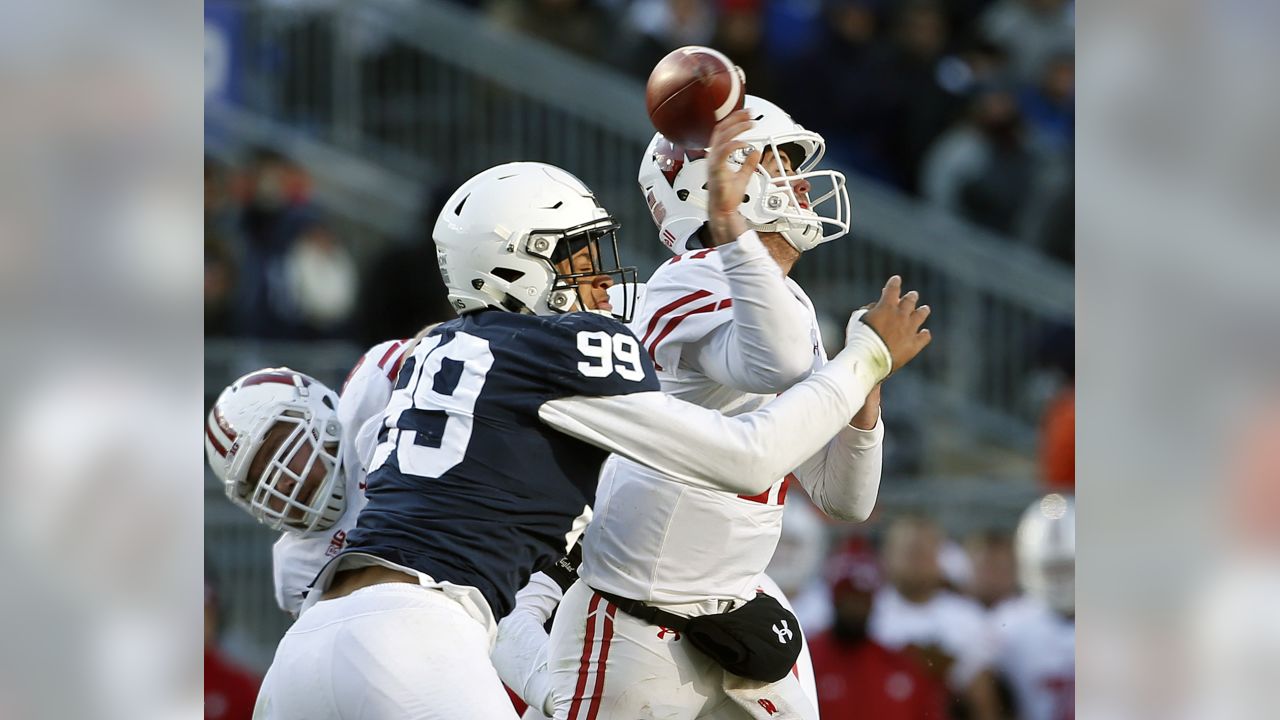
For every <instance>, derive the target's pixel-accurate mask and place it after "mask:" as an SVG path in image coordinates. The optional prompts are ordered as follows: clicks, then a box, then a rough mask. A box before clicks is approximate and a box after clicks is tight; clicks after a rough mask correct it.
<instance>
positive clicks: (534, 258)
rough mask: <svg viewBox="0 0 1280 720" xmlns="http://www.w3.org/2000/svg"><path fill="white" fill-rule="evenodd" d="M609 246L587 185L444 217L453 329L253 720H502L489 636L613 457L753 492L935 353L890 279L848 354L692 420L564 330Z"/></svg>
mask: <svg viewBox="0 0 1280 720" xmlns="http://www.w3.org/2000/svg"><path fill="white" fill-rule="evenodd" d="M616 228H617V224H616V222H614V221H613V219H612V218H611V217H610V216H609V215H608V213H607V212H606V211H605V210H604V209H603V208H601V207H600V206H599V205H598V203H597V202H596V200H595V198H594V196H593V195H592V194H591V192H590V190H588V189H587V188H586V187H585V186H583V185H582V183H581V182H580V181H579V180H577V178H574V177H573V176H572V175H570V174H568V173H566V172H564V171H563V170H560V169H558V168H554V167H551V166H548V165H543V164H539V163H511V164H507V165H502V166H499V167H496V168H492V169H490V170H488V171H485V172H483V173H481V174H480V175H478V176H476V177H475V178H473V179H471V180H470V181H468V182H467V183H465V184H464V185H463V186H462V187H461V188H459V190H458V191H457V192H456V193H455V194H454V195H453V197H451V198H450V200H449V201H448V203H447V204H446V207H445V210H444V211H443V212H442V214H441V217H440V219H439V220H438V221H437V224H436V229H435V239H436V243H437V248H438V251H439V253H440V268H441V274H442V277H443V278H444V280H445V284H446V286H447V287H448V288H449V290H450V300H451V302H453V303H454V305H455V307H456V308H457V309H458V310H459V311H460V313H461V317H460V318H458V319H457V320H453V321H450V322H446V323H443V324H441V325H440V326H438V327H436V328H435V330H433V331H432V332H431V333H429V334H428V335H427V337H425V338H424V339H423V341H422V342H421V343H419V345H418V346H417V348H416V349H415V350H414V352H413V354H412V355H411V356H410V357H408V358H406V359H405V361H404V363H405V364H404V368H403V369H402V371H401V373H400V376H399V378H398V381H397V385H396V389H395V390H394V391H393V394H392V398H391V402H390V403H389V405H388V407H387V410H386V412H385V414H384V422H383V424H382V427H381V430H380V431H379V445H378V446H377V449H376V451H375V454H374V459H373V462H372V465H373V468H374V469H373V470H372V472H371V473H370V479H369V488H368V491H367V498H368V503H367V505H366V506H365V508H364V510H363V511H362V512H361V514H360V518H359V521H358V526H357V528H356V529H355V530H354V531H352V532H351V533H350V534H349V535H348V537H347V543H348V545H347V549H346V550H344V551H343V552H342V553H341V554H339V556H338V558H336V559H335V560H334V561H332V562H330V563H329V564H328V565H327V566H326V567H325V569H324V570H323V571H322V572H321V573H320V575H319V576H318V577H317V579H316V582H315V586H314V589H313V590H312V592H311V594H310V595H309V596H308V599H307V604H308V605H311V607H310V608H309V609H307V610H306V611H305V612H304V613H303V614H302V615H301V617H300V618H299V620H298V622H296V623H295V624H294V626H293V627H292V628H291V629H290V630H289V632H288V634H287V635H286V636H285V638H284V639H283V640H282V641H281V643H280V646H279V648H278V649H277V652H276V657H275V661H274V662H273V664H272V667H271V669H270V670H269V671H268V673H267V677H266V679H265V680H264V683H263V690H262V694H261V695H260V697H259V703H258V709H257V715H258V716H259V717H266V718H275V717H280V718H297V717H306V718H316V719H322V718H337V717H354V716H360V717H369V718H393V717H394V718H465V717H476V718H502V717H507V718H510V717H514V712H513V711H512V709H511V707H510V705H509V704H508V703H507V698H506V694H505V692H503V690H502V686H501V684H500V682H499V680H498V677H497V675H496V673H495V671H494V669H493V666H492V664H491V663H490V661H489V658H488V651H489V646H490V644H491V642H492V638H493V636H494V631H495V625H496V620H497V619H500V618H502V617H503V616H505V615H506V614H507V613H508V612H509V611H510V609H511V606H512V604H513V596H514V595H515V591H516V590H517V589H518V588H520V587H521V586H523V585H524V584H525V582H526V580H527V579H528V577H529V574H530V573H531V572H532V571H535V570H541V569H543V568H545V567H547V566H548V565H549V564H551V563H552V562H554V560H555V559H556V558H558V557H559V556H560V555H563V554H564V553H565V551H566V550H567V549H568V548H569V547H571V546H572V545H573V543H574V542H575V541H576V540H577V538H578V536H579V535H580V534H581V530H582V528H583V527H585V525H586V522H587V520H588V519H589V518H588V513H586V512H584V511H585V509H586V508H587V507H589V505H590V503H591V502H592V501H593V500H594V495H595V486H596V483H597V478H598V475H599V468H600V464H601V463H602V462H603V460H604V458H605V457H606V455H607V453H608V452H616V453H619V454H622V455H623V456H626V457H631V458H635V459H637V460H640V461H643V462H645V463H649V464H652V465H654V466H656V467H658V468H660V469H661V470H662V471H663V472H665V473H667V474H669V475H671V476H673V477H676V478H680V479H682V480H683V481H684V482H687V483H689V485H690V486H691V487H694V486H702V487H720V488H724V489H726V490H729V491H732V492H736V493H750V494H757V493H760V492H761V491H763V490H766V489H767V488H768V487H769V485H770V484H771V483H773V482H774V478H775V477H776V476H777V475H779V474H781V473H782V472H784V471H785V470H784V469H785V468H789V467H793V466H795V465H796V464H798V463H799V462H800V461H801V460H802V459H803V458H805V457H808V456H810V455H812V454H813V452H815V451H816V450H817V449H818V447H820V446H821V445H822V444H823V443H825V441H826V439H827V438H829V437H830V436H831V435H832V434H834V433H835V432H837V431H838V430H839V427H840V426H841V425H842V424H844V423H845V422H846V421H847V418H848V417H849V416H850V415H851V414H852V413H853V412H854V411H855V410H856V409H857V408H858V407H860V406H861V405H862V403H863V401H864V400H865V398H866V395H867V393H868V392H870V390H871V388H872V387H873V386H874V385H875V384H876V383H877V382H879V381H880V380H882V379H883V378H884V377H885V376H886V375H887V374H888V373H889V372H890V371H891V369H896V368H898V367H900V366H901V365H902V364H904V363H905V362H908V361H909V360H910V359H911V358H912V357H914V355H915V354H916V353H918V352H919V350H920V349H922V348H923V347H924V346H925V345H926V344H928V341H929V335H928V331H927V330H920V326H921V324H922V323H923V322H924V320H925V319H926V318H927V316H928V314H929V313H928V308H927V307H926V306H921V307H919V308H917V307H916V296H915V294H914V293H908V294H907V295H905V296H902V295H900V284H901V281H900V279H899V278H897V277H894V278H891V280H890V282H889V283H888V284H887V285H886V287H885V290H884V292H883V293H882V296H881V301H880V302H879V303H878V304H877V306H876V308H875V309H874V310H872V311H871V312H870V313H869V314H868V315H867V316H866V317H865V318H864V319H863V321H861V322H859V321H856V320H855V321H853V322H851V323H850V327H849V330H848V338H847V347H846V348H845V350H843V351H842V352H841V353H840V354H839V355H838V356H837V357H836V358H835V359H834V360H833V361H832V362H831V363H830V364H829V365H828V366H827V367H826V368H824V369H823V370H822V371H819V372H817V373H815V374H814V375H813V376H812V377H811V378H810V379H808V380H806V381H805V382H804V383H801V384H800V385H797V386H796V387H794V388H792V390H790V391H789V392H788V393H787V396H786V397H784V398H781V399H780V400H779V401H777V402H775V403H773V404H772V405H770V407H768V408H765V409H764V410H761V411H757V412H754V413H750V414H747V415H743V416H740V417H735V418H726V417H724V416H722V415H720V414H719V413H716V412H713V411H709V410H706V409H704V408H699V407H697V406H693V405H689V404H687V403H682V402H680V401H678V400H675V399H673V398H671V397H669V396H667V395H665V394H663V393H661V392H659V391H658V382H657V379H656V377H655V376H654V371H653V366H652V363H651V361H650V360H649V359H648V357H647V356H645V355H644V354H642V353H641V352H640V349H639V344H638V342H637V340H636V339H635V337H634V336H632V335H631V334H630V333H629V332H628V331H627V330H626V328H625V327H624V326H622V325H621V324H619V323H618V322H617V321H615V320H613V319H611V318H609V317H607V316H605V315H602V314H596V313H592V312H574V311H575V310H589V311H591V310H594V311H602V310H603V311H609V310H611V309H612V308H611V306H610V304H609V303H608V302H607V290H608V287H609V286H610V285H611V284H612V283H613V282H615V281H621V282H624V283H626V282H628V281H629V278H628V274H629V272H634V271H629V270H628V269H626V268H622V267H620V265H616V264H615V265H611V266H607V265H606V264H605V263H604V262H603V261H602V256H603V254H604V252H606V251H607V250H610V248H608V247H606V244H608V245H611V246H612V248H611V250H612V255H613V257H614V259H616V256H617V251H616V240H615V238H614V232H615V231H616ZM726 256H727V260H726V263H727V267H728V266H729V265H731V266H732V272H730V273H729V274H730V277H731V281H732V282H734V283H740V282H747V283H749V282H752V281H753V280H755V281H758V276H760V275H762V274H767V273H771V272H775V270H774V269H773V267H772V263H771V261H770V259H769V257H768V255H767V254H766V252H765V251H764V249H763V247H761V246H760V245H759V244H758V243H757V244H754V245H753V244H751V243H739V247H738V248H735V249H734V250H732V251H730V252H727V253H726ZM624 312H625V304H624ZM873 328H874V329H873ZM660 431H662V432H660ZM667 433H673V434H674V436H675V437H676V438H677V439H676V440H673V439H672V437H671V436H670V435H668V434H667Z"/></svg>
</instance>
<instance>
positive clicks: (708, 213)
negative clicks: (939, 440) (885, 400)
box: [551, 96, 884, 720]
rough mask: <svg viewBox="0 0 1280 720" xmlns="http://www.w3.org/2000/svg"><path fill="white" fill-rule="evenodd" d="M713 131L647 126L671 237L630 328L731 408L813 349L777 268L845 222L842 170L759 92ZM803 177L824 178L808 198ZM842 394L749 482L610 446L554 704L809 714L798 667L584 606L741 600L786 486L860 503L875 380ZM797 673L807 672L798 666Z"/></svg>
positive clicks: (694, 607) (559, 653)
mask: <svg viewBox="0 0 1280 720" xmlns="http://www.w3.org/2000/svg"><path fill="white" fill-rule="evenodd" d="M711 142H712V147H711V148H710V149H709V150H708V151H690V150H686V149H684V148H679V147H676V146H674V145H672V144H671V143H670V142H669V141H667V140H666V139H665V138H664V137H663V136H662V135H656V136H655V137H654V139H653V141H652V142H651V143H650V145H649V148H648V150H647V152H646V155H645V157H644V159H643V160H642V162H641V167H640V174H639V180H640V186H641V190H642V192H644V194H645V197H646V200H647V201H648V203H649V206H650V210H651V211H652V213H653V218H654V221H655V223H656V224H657V225H658V230H659V236H660V238H661V240H662V242H663V244H664V245H666V246H667V247H669V248H671V249H672V250H673V251H674V252H676V253H678V254H677V256H676V257H675V258H672V259H671V260H669V261H668V262H667V263H665V264H664V265H662V266H661V267H659V268H658V270H657V271H656V272H655V273H654V274H653V277H652V278H651V279H650V280H649V282H648V284H647V285H646V293H645V300H644V303H643V304H642V306H641V307H640V309H639V313H638V314H637V317H636V319H635V320H634V321H633V322H632V324H631V328H632V330H633V332H635V334H636V336H637V337H639V338H640V339H641V344H642V345H643V349H644V351H645V353H646V355H648V356H649V357H650V358H651V359H652V360H653V361H654V364H655V366H656V368H657V371H658V378H659V380H660V381H661V385H662V389H663V391H664V392H667V393H669V394H671V395H672V396H673V397H676V398H679V399H681V400H686V401H688V402H692V403H695V404H697V405H700V406H703V407H706V408H711V409H715V410H719V411H721V412H723V413H725V414H726V415H736V414H739V413H745V412H748V411H751V410H755V409H758V408H761V407H768V406H769V405H768V404H769V403H771V402H776V401H775V400H774V397H775V395H776V394H778V393H782V392H783V391H788V392H790V391H789V390H788V388H791V387H792V386H794V385H795V384H796V383H798V382H800V381H801V380H803V379H804V378H805V377H807V376H808V375H809V374H810V373H812V372H815V371H816V370H818V369H819V368H821V367H822V366H823V365H824V364H825V363H826V354H825V352H824V351H823V349H822V341H821V335H820V333H819V330H818V323H817V318H816V317H815V314H814V310H813V306H812V303H811V302H810V301H809V299H808V297H807V296H806V295H805V293H804V291H803V290H802V289H801V288H800V286H799V285H797V284H796V283H795V282H794V281H792V280H790V279H789V278H787V277H786V275H787V274H788V273H789V272H790V270H791V268H792V266H793V265H794V264H795V262H796V261H797V260H798V259H799V257H800V255H801V253H803V252H804V251H807V250H809V249H811V248H813V247H815V246H816V245H818V244H821V243H823V242H827V241H830V240H834V239H836V238H839V237H841V236H843V235H844V234H845V233H846V232H847V230H848V208H849V201H848V195H847V193H846V192H845V188H844V177H843V175H841V174H840V173H838V172H835V171H830V170H816V169H815V167H816V165H817V163H818V161H819V160H820V159H821V157H822V154H823V149H824V143H823V140H822V137H821V136H819V135H817V134H816V133H813V132H809V131H807V130H805V129H804V128H803V127H801V126H800V125H798V124H796V123H795V122H794V121H793V120H792V119H791V118H790V116H788V115H787V114H786V113H785V112H783V111H782V109H781V108H779V107H778V106H776V105H774V104H773V103H770V102H768V101H766V100H763V99H761V98H758V97H754V96H747V98H746V109H745V110H743V111H739V112H737V113H734V114H732V115H730V116H729V117H728V118H727V119H726V120H725V121H723V122H721V123H720V125H719V126H717V128H716V130H715V132H714V133H713V135H712V141H711ZM744 153H746V154H745V155H744ZM738 158H743V159H741V160H739V159H738ZM739 164H740V165H741V169H740V170H738V171H737V172H736V173H735V172H731V171H730V167H731V165H739ZM815 181H817V182H821V183H824V184H825V187H824V188H823V192H821V193H820V194H817V195H818V196H817V197H816V198H811V197H810V193H811V191H813V189H814V185H813V183H814V182H815ZM815 194H816V193H815ZM820 209H821V210H824V211H827V214H826V215H825V216H824V215H821V214H819V212H818V210H820ZM745 244H751V245H752V246H761V245H763V247H765V248H766V249H767V251H768V255H769V263H768V265H769V269H770V272H768V273H762V274H760V275H757V276H755V277H754V278H752V282H749V283H734V282H732V281H731V279H730V277H729V276H730V274H731V272H732V271H733V264H734V263H735V262H736V260H734V258H735V257H736V255H737V253H738V252H739V247H740V246H742V245H745ZM782 397H784V398H785V397H786V395H783V396H782ZM854 410H855V412H850V413H849V417H847V418H845V424H843V426H842V427H841V428H840V430H839V432H838V433H837V434H836V435H835V437H834V438H831V439H830V442H823V443H820V444H816V445H815V446H814V450H815V452H814V453H813V454H811V455H809V456H806V457H805V458H804V459H802V460H801V461H800V462H796V463H795V464H794V465H792V466H790V467H787V468H785V469H783V470H782V471H781V472H778V474H777V475H776V476H775V477H774V478H773V482H771V483H770V484H769V487H768V488H766V489H764V490H763V491H762V492H759V493H742V492H733V491H726V489H724V488H720V487H713V486H705V485H704V486H702V487H689V485H688V484H687V483H684V482H681V481H680V480H678V479H677V478H674V477H671V476H669V475H665V474H664V473H662V472H661V471H660V470H655V469H653V468H650V467H645V466H643V465H641V464H637V463H635V462H633V461H631V460H628V459H625V458H615V459H612V460H610V462H609V463H607V464H606V466H605V469H604V472H603V474H602V476H601V483H600V490H599V499H598V503H597V506H596V513H595V517H594V518H593V520H592V523H591V525H590V527H589V528H588V530H587V540H586V543H585V544H584V553H583V565H582V568H581V569H580V576H581V578H582V580H581V582H579V583H578V584H577V585H576V586H575V587H574V588H572V589H571V590H570V591H569V592H568V593H566V596H565V601H564V604H563V605H562V606H561V609H560V613H561V615H560V616H559V618H558V619H557V622H556V625H555V627H554V628H553V629H552V633H551V635H552V644H553V647H552V650H551V668H552V672H553V676H554V682H555V685H556V694H557V696H558V702H559V703H560V707H558V708H557V714H556V717H557V718H562V719H563V718H566V717H567V718H573V719H575V720H577V719H580V718H586V717H589V716H595V714H596V713H602V716H604V717H625V718H630V717H637V716H640V715H642V714H643V713H644V712H648V711H645V710H643V708H651V709H652V711H653V712H655V713H657V714H658V715H659V716H662V717H672V718H685V717H688V718H694V717H705V716H707V714H708V713H716V712H719V711H721V710H725V711H726V712H727V714H728V715H729V716H737V714H740V713H741V712H742V710H740V709H736V708H743V709H745V710H747V711H750V712H756V711H758V710H759V709H760V707H761V706H764V705H768V706H772V707H775V708H779V711H778V712H780V713H781V712H783V711H784V710H783V709H786V710H787V711H788V712H790V713H794V714H793V715H790V716H799V717H814V716H816V712H817V711H816V708H815V707H814V704H815V702H816V699H815V698H813V697H810V696H811V695H812V693H806V692H804V688H803V687H802V684H801V683H800V682H799V681H798V679H797V677H787V678H784V679H783V680H781V681H778V682H777V683H774V684H772V685H770V686H769V687H767V688H766V687H764V686H763V685H762V684H760V683H748V682H747V681H745V679H743V678H739V677H737V676H736V675H733V674H732V673H728V672H726V671H723V670H721V668H720V667H719V666H718V665H716V664H715V663H714V662H712V661H711V660H710V658H709V657H708V656H706V655H705V654H703V653H701V652H699V651H698V650H696V649H694V648H692V647H690V646H689V643H688V642H687V641H683V640H680V639H677V638H676V636H675V635H674V634H673V633H669V632H664V628H661V627H656V626H654V625H651V624H649V623H647V622H644V621H642V620H639V619H637V618H635V617H631V616H630V615H628V614H627V613H625V612H618V613H617V614H616V617H614V619H613V622H612V625H611V627H610V628H609V630H608V631H602V629H601V628H600V627H599V622H598V621H593V620H592V619H591V616H592V615H593V613H594V609H595V608H597V607H600V602H601V598H602V596H601V595H600V594H598V593H596V592H593V590H597V591H602V592H605V593H609V594H610V595H613V596H618V597H621V598H624V599H626V600H630V601H640V602H643V603H645V604H647V605H650V606H654V607H659V608H661V609H663V610H666V611H668V612H671V613H674V614H676V615H680V616H686V617H695V616H701V615H710V614H717V613H723V612H725V611H727V610H729V609H731V608H735V607H738V606H740V605H741V604H743V603H745V602H747V601H748V600H749V599H750V598H751V597H753V596H754V594H755V592H756V590H757V588H758V587H759V585H760V580H759V578H760V576H761V574H762V573H763V572H764V570H765V567H766V566H767V565H768V563H769V559H770V558H771V557H772V555H773V552H774V548H775V547H776V546H777V543H778V538H779V535H780V533H781V523H782V513H783V503H784V502H785V500H786V496H787V493H788V492H789V491H790V490H791V489H792V488H793V486H794V485H796V484H799V485H800V486H801V487H803V488H804V490H805V491H807V492H808V493H809V495H810V497H812V498H813V500H814V501H815V504H816V505H817V506H818V507H819V508H820V509H822V510H823V511H824V512H825V513H826V514H828V515H830V516H832V517H834V518H837V519H840V520H854V521H861V520H865V519H866V518H867V516H868V515H870V513H871V509H872V507H873V506H874V504H875V498H876V494H877V491H878V487H879V482H880V468H881V439H882V437H883V435H884V428H883V425H882V424H881V422H880V412H879V410H880V408H879V389H878V387H877V388H875V389H873V390H872V392H871V393H870V395H869V396H868V397H867V400H866V402H865V403H864V404H863V405H861V406H859V407H857V408H854ZM667 435H668V437H669V436H670V433H668V434H667ZM604 606H605V607H609V608H612V607H613V603H612V602H606V603H605V605H604ZM570 617H573V618H574V620H573V621H572V622H565V621H567V620H569V618H570ZM602 633H603V636H604V638H605V639H604V641H603V642H602V641H601V639H600V638H601V636H602ZM606 654H607V658H606ZM800 672H803V673H804V674H805V676H806V678H805V679H806V680H807V679H809V678H811V677H812V668H811V667H805V668H803V669H801V668H797V674H799V673H800ZM583 678H588V679H589V682H583V681H582V680H583ZM689 678H695V679H694V680H693V681H692V682H690V681H689V680H688V679H689ZM808 684H809V686H810V687H812V681H810V682H809V683H808Z"/></svg>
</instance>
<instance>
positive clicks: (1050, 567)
mask: <svg viewBox="0 0 1280 720" xmlns="http://www.w3.org/2000/svg"><path fill="white" fill-rule="evenodd" d="M1015 543H1016V545H1015V547H1016V551H1017V554H1018V577H1019V579H1020V580H1021V581H1022V587H1023V589H1024V590H1026V591H1027V594H1029V595H1031V596H1032V597H1035V598H1039V599H1040V600H1043V601H1044V602H1045V603H1047V604H1048V605H1049V607H1051V608H1053V609H1054V610H1057V611H1058V612H1061V613H1066V614H1073V613H1075V607H1076V503H1075V500H1074V499H1073V498H1071V497H1070V496H1066V495H1058V494H1056V493H1054V494H1050V495H1045V496H1044V497H1042V498H1040V499H1039V500H1036V501H1035V502H1034V503H1032V504H1031V507H1029V508H1027V509H1026V511H1025V512H1023V513H1022V519H1021V520H1020V521H1019V522H1018V533H1017V537H1016V539H1015Z"/></svg>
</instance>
